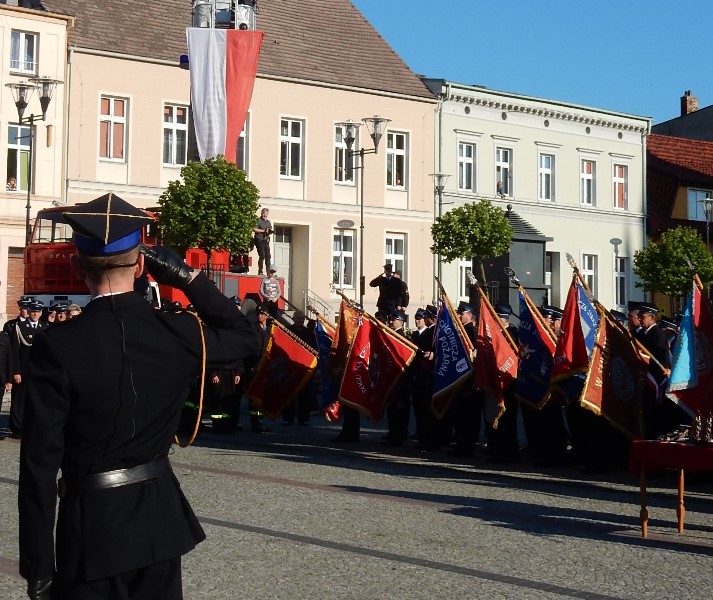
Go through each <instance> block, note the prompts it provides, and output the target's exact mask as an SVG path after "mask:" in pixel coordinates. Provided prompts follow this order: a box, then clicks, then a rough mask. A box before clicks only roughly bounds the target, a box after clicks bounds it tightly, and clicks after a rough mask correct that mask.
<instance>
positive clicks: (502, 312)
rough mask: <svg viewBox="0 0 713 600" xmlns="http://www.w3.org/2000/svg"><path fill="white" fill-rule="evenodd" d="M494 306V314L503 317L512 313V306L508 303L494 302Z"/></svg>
mask: <svg viewBox="0 0 713 600" xmlns="http://www.w3.org/2000/svg"><path fill="white" fill-rule="evenodd" d="M494 308H495V314H496V315H498V316H499V317H502V318H505V317H509V316H510V315H511V314H512V307H511V306H510V305H509V304H500V303H498V304H496V305H495V306H494Z"/></svg>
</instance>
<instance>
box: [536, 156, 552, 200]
mask: <svg viewBox="0 0 713 600" xmlns="http://www.w3.org/2000/svg"><path fill="white" fill-rule="evenodd" d="M537 175H538V182H539V185H538V198H539V199H540V200H548V201H550V202H551V201H553V200H554V199H555V157H554V155H553V154H540V157H539V166H538V170H537Z"/></svg>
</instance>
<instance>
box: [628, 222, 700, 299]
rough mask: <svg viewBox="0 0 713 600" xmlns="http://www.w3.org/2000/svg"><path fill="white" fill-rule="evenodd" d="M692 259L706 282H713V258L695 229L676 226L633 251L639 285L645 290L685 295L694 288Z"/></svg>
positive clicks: (671, 294) (695, 267) (637, 285)
mask: <svg viewBox="0 0 713 600" xmlns="http://www.w3.org/2000/svg"><path fill="white" fill-rule="evenodd" d="M686 259H688V260H690V261H691V264H692V265H693V267H694V269H695V270H696V273H698V276H699V277H700V278H701V280H702V281H703V283H704V285H708V284H710V282H711V281H713V257H712V256H711V254H710V252H709V251H708V248H706V244H705V242H704V241H703V240H702V239H701V236H700V235H699V234H698V232H697V231H696V230H695V229H692V228H690V227H680V226H679V227H676V229H669V230H667V231H664V232H663V233H662V234H661V237H660V238H659V239H658V241H656V242H651V243H650V244H649V245H648V246H647V247H646V248H643V249H641V250H637V251H636V252H635V253H634V273H636V275H637V276H638V277H639V279H641V281H637V282H636V287H640V288H643V289H644V291H645V292H658V293H661V294H668V295H669V296H682V295H685V294H687V293H688V292H689V291H690V289H691V270H690V269H689V268H688V263H687V260H686Z"/></svg>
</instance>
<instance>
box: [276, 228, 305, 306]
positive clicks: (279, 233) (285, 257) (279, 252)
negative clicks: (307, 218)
mask: <svg viewBox="0 0 713 600" xmlns="http://www.w3.org/2000/svg"><path fill="white" fill-rule="evenodd" d="M272 239H273V248H272V262H273V263H275V266H276V267H277V276H278V277H279V278H280V279H283V278H284V280H285V292H284V296H285V298H287V299H288V300H289V301H290V302H291V303H292V304H294V305H296V306H300V299H299V298H292V297H291V296H290V263H291V250H290V248H291V245H292V227H282V226H275V233H273V234H272Z"/></svg>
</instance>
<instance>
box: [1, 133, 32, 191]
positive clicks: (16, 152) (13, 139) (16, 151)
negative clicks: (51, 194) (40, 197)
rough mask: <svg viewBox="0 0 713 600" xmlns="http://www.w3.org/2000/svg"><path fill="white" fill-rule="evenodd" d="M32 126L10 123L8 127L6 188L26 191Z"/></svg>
mask: <svg viewBox="0 0 713 600" xmlns="http://www.w3.org/2000/svg"><path fill="white" fill-rule="evenodd" d="M30 132H31V131H30V128H29V127H22V126H20V125H10V126H8V128H7V172H6V173H5V181H6V184H5V189H6V190H7V191H8V192H26V191H27V186H28V183H29V174H30Z"/></svg>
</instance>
